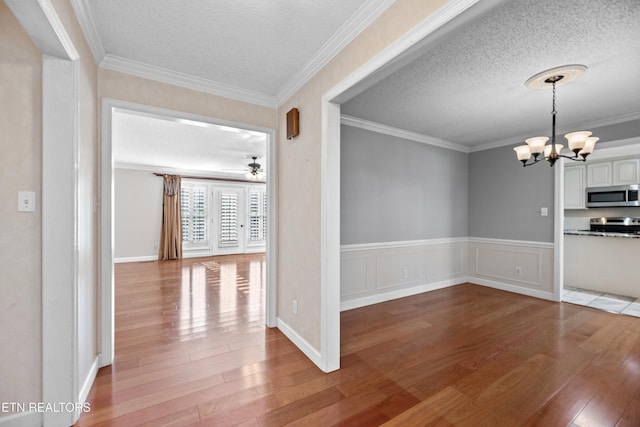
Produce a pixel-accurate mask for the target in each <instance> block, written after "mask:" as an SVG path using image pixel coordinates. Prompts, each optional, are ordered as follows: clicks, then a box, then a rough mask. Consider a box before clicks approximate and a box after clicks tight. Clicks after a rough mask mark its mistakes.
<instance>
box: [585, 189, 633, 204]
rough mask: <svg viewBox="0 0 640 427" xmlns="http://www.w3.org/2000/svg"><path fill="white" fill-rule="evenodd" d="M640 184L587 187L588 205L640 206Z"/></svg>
mask: <svg viewBox="0 0 640 427" xmlns="http://www.w3.org/2000/svg"><path fill="white" fill-rule="evenodd" d="M639 187H640V185H639V184H630V185H615V186H612V187H589V188H587V207H588V208H601V207H610V206H640V201H638V188H639Z"/></svg>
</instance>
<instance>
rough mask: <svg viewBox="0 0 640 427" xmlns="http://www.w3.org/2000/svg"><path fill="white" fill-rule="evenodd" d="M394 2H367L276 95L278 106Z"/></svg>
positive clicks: (378, 0) (385, 0) (389, 0)
mask: <svg viewBox="0 0 640 427" xmlns="http://www.w3.org/2000/svg"><path fill="white" fill-rule="evenodd" d="M394 1H395V0H368V1H367V2H366V3H365V4H363V5H362V6H361V7H360V8H359V9H358V10H357V11H356V13H354V14H353V15H352V16H351V17H350V18H349V19H348V20H347V21H346V22H345V23H344V24H343V25H342V26H341V27H340V28H339V29H338V31H336V32H335V33H334V34H333V35H332V36H331V37H330V38H329V40H327V41H326V42H325V44H324V45H322V47H321V48H320V49H319V50H318V51H317V52H316V53H315V54H314V55H313V56H312V57H311V59H309V60H308V61H307V62H306V63H305V64H304V65H303V66H302V68H300V69H299V70H298V71H297V72H296V73H295V74H294V76H293V77H292V78H291V79H290V80H289V81H288V82H287V83H286V84H285V85H284V86H283V87H282V88H280V89H279V90H278V92H277V93H276V101H277V104H278V105H282V104H283V103H284V102H285V101H286V100H287V99H289V97H291V96H292V95H293V94H295V93H296V92H297V91H298V90H300V88H301V87H302V86H304V85H305V84H306V83H307V82H308V81H309V80H311V78H313V76H315V75H316V74H317V73H318V72H319V71H320V70H321V69H322V68H323V67H324V66H325V65H327V64H328V63H329V61H331V60H332V59H333V58H334V57H335V56H336V55H337V54H338V53H340V52H341V51H342V49H344V48H345V47H346V46H347V45H348V44H349V43H351V42H352V41H353V40H354V39H355V38H356V37H358V35H360V33H362V31H364V30H365V29H366V28H367V27H368V26H369V25H370V24H371V23H372V22H374V21H375V20H376V19H378V17H379V16H380V15H381V14H382V13H383V12H384V11H386V10H387V9H388V8H389V6H391V5H392V4H393V3H394Z"/></svg>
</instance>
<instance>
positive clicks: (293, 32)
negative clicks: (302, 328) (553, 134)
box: [72, 0, 640, 170]
mask: <svg viewBox="0 0 640 427" xmlns="http://www.w3.org/2000/svg"><path fill="white" fill-rule="evenodd" d="M72 1H73V4H74V7H75V8H76V13H77V15H78V18H79V20H80V22H81V25H82V26H83V29H84V31H85V34H87V37H88V39H89V41H90V45H91V48H92V52H93V53H94V56H95V57H96V60H97V62H99V63H100V64H101V66H102V67H105V68H111V69H116V70H120V71H125V72H130V73H132V74H138V75H144V76H146V77H150V78H158V79H163V78H167V76H171V77H170V79H171V78H173V79H174V81H176V82H178V84H183V85H187V86H190V87H195V88H199V89H201V90H204V91H211V92H214V93H218V94H222V95H223V96H230V97H234V98H236V99H242V100H246V101H249V102H254V103H257V104H262V105H271V106H276V105H277V104H278V103H279V102H281V101H282V100H284V99H286V97H287V96H288V94H291V93H292V91H294V90H295V89H296V88H297V87H300V86H301V85H302V84H304V82H305V81H306V80H305V79H308V78H310V77H311V75H312V74H313V73H314V72H315V71H316V70H318V69H319V68H321V67H322V66H323V65H324V64H326V63H327V62H328V61H329V60H330V59H331V58H332V57H333V55H335V53H336V52H338V51H339V49H341V48H342V47H343V46H344V45H345V44H346V43H348V42H349V41H350V40H352V39H353V38H355V37H356V36H357V34H359V32H360V31H362V30H363V29H364V28H365V27H366V25H368V23H369V22H371V21H372V20H374V19H375V18H376V17H377V16H379V14H380V13H382V12H383V11H384V10H385V9H386V8H387V7H389V5H390V4H392V2H393V0H323V1H312V0H304V1H302V0H278V1H275V2H274V1H271V2H266V1H264V0H243V1H241V2H238V1H230V0H210V1H204V0H200V1H190V2H183V1H179V0H136V1H130V0H109V1H99V0H72ZM639 23H640V1H638V0H607V1H602V0H565V1H562V2H558V1H556V0H482V1H480V2H478V3H477V4H476V5H474V6H472V7H471V8H470V9H469V10H467V11H466V12H464V13H463V14H461V15H460V16H459V17H458V18H456V19H455V20H453V21H452V22H450V23H449V24H447V25H446V26H445V27H443V28H441V29H439V30H438V31H436V32H435V33H433V34H432V35H430V36H429V37H428V38H427V39H425V40H423V41H421V42H419V43H417V44H416V46H414V47H413V48H412V49H411V50H409V51H408V52H406V54H405V55H402V56H400V57H399V58H397V60H396V61H395V62H394V63H391V64H389V65H388V66H387V67H386V68H384V69H383V70H380V72H379V73H377V74H376V75H374V76H371V77H370V78H369V80H368V81H366V82H363V83H362V84H361V85H359V86H358V88H357V89H354V91H353V93H351V94H349V97H347V98H344V99H342V100H341V101H343V103H342V112H343V114H344V115H347V116H350V117H351V120H352V121H355V122H365V123H366V122H367V121H371V122H374V123H376V124H382V125H385V126H389V127H391V128H398V129H402V130H405V131H411V132H415V133H418V134H420V135H424V136H426V137H429V138H433V139H434V140H435V139H437V140H440V141H443V142H445V143H448V144H451V145H452V146H454V147H458V148H460V149H462V150H471V151H473V150H476V149H483V148H490V147H492V146H500V145H507V144H513V145H516V144H519V143H520V142H521V141H522V139H523V138H524V137H528V136H534V135H539V134H540V135H545V134H546V135H548V134H549V132H550V122H551V119H550V111H551V93H550V91H548V90H532V89H529V88H527V87H525V86H524V82H525V80H526V79H527V78H529V77H530V76H532V75H533V74H536V73H538V72H540V71H543V70H545V69H548V68H552V67H556V66H560V65H566V64H584V65H586V66H587V67H588V71H587V72H586V73H585V75H584V76H582V77H581V78H580V79H578V80H576V81H575V82H572V83H571V84H568V85H564V86H559V87H558V102H557V110H558V133H563V132H568V131H571V130H581V129H583V128H585V129H588V130H593V129H594V128H597V129H598V130H601V131H602V132H603V133H604V134H597V136H601V137H603V139H602V141H605V140H606V139H607V138H609V139H612V138H625V137H627V138H628V137H635V136H640V78H639V77H638V75H639V74H638V70H640V30H639V29H638V28H639V25H640V24H639ZM356 91H357V92H356ZM349 98H350V99H349ZM124 116H125V115H124V114H123V115H122V117H120V118H119V119H118V120H116V122H118V121H120V120H121V123H119V124H117V125H118V126H121V130H120V131H121V133H122V135H123V140H126V141H128V142H127V148H126V150H125V149H122V150H120V148H117V149H118V151H119V153H121V154H122V156H123V157H121V158H120V160H119V161H122V162H128V163H144V162H147V161H148V162H151V159H153V162H155V163H161V162H162V161H161V160H160V159H158V158H157V153H158V152H159V151H160V150H156V152H155V153H153V154H150V153H149V152H148V151H146V150H148V149H150V145H151V146H154V147H155V148H158V147H159V146H161V145H166V146H167V150H169V148H170V147H173V148H175V146H174V144H175V141H176V140H180V141H181V142H180V146H181V147H183V148H184V147H187V145H188V144H195V145H196V147H198V148H192V150H193V152H195V153H202V152H201V151H199V150H202V148H201V146H202V144H204V145H205V147H207V148H206V149H209V148H211V147H213V146H212V142H211V141H216V144H218V143H220V144H222V145H221V146H220V152H218V151H214V152H213V153H212V154H211V156H213V157H215V156H216V153H218V154H220V153H223V152H225V150H227V151H231V150H232V149H233V148H235V147H237V148H238V149H239V150H238V152H237V153H235V154H234V155H233V156H231V157H230V158H229V161H230V163H227V164H224V165H222V164H221V159H222V158H224V157H225V156H224V155H218V160H216V161H213V160H209V162H210V163H208V164H205V163H206V162H203V161H202V160H203V159H202V157H203V156H198V155H194V156H192V160H194V161H196V160H197V162H199V163H194V164H192V165H191V167H193V168H196V169H197V170H211V169H210V168H213V167H216V168H226V169H230V168H238V166H237V164H238V162H239V159H243V158H244V157H246V155H248V154H250V153H251V152H255V153H257V152H258V148H257V147H256V146H255V145H253V146H252V145H247V146H244V145H243V141H242V140H238V139H236V140H231V139H229V140H225V139H224V138H222V135H226V134H228V133H229V132H217V134H216V135H215V136H213V135H203V134H202V135H201V134H199V133H198V132H199V131H198V130H197V129H198V128H197V127H195V126H189V125H184V124H180V123H177V122H175V121H174V122H172V121H167V120H163V122H164V123H163V124H160V125H157V124H153V125H152V127H157V128H158V129H161V128H164V127H174V126H178V125H179V126H186V127H185V128H184V129H182V128H179V129H182V130H174V132H176V134H175V135H173V136H171V139H170V140H169V139H168V136H169V135H171V131H169V130H166V131H165V132H158V131H157V130H155V131H154V130H142V129H139V127H144V126H145V123H147V122H148V121H149V120H150V118H149V117H144V116H134V117H130V118H125V117H124ZM200 129H207V128H200ZM208 130H209V131H211V132H214V129H213V127H209V129H208ZM120 131H119V132H120ZM187 135H189V136H190V137H193V138H194V139H193V141H186V139H185V137H186V136H187ZM236 136H237V135H236ZM147 137H148V138H153V142H149V141H146V142H141V141H143V140H144V138H147ZM165 137H167V138H165ZM163 138H164V139H163ZM198 138H202V141H200V142H197V139H198ZM203 141H204V142H203ZM138 143H140V144H143V145H140V146H139V147H137V148H136V147H135V145H136V144H138ZM216 150H217V149H216ZM252 150H253V151H252ZM126 151H128V152H129V154H128V156H130V157H129V158H128V159H127V158H126V157H125V154H124V153H125V152H126ZM183 151H188V150H184V149H182V148H181V150H179V152H183ZM136 153H137V154H136ZM263 153H264V148H263V150H262V155H264V154H263ZM134 155H137V156H138V157H136V158H135V159H132V158H131V156H134ZM171 158H172V159H174V160H175V159H177V158H178V154H177V153H176V152H175V151H174V152H173V153H172V155H171ZM147 159H148V160H147ZM245 160H246V159H245ZM219 163H220V164H219ZM244 163H247V162H244ZM185 165H186V163H185ZM180 167H182V166H180ZM203 168H204V169H203Z"/></svg>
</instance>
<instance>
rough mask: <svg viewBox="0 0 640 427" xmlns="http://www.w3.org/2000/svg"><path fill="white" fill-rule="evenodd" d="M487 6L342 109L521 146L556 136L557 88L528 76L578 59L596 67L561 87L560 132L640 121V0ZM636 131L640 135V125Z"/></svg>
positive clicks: (431, 132) (455, 137)
mask: <svg viewBox="0 0 640 427" xmlns="http://www.w3.org/2000/svg"><path fill="white" fill-rule="evenodd" d="M489 3H492V4H493V5H495V7H492V8H490V9H488V10H482V11H481V12H482V13H481V14H479V15H478V16H472V19H471V20H470V21H469V16H466V17H463V18H464V19H466V20H467V22H465V23H464V25H456V22H455V21H454V22H451V23H450V25H448V29H447V28H443V29H442V31H440V32H439V33H438V34H437V35H438V37H433V38H434V39H435V40H433V41H432V42H430V43H424V47H423V48H422V52H421V55H422V56H420V57H418V58H417V59H416V60H415V61H413V62H411V63H409V64H408V65H406V66H404V67H403V68H401V69H399V70H398V71H396V72H395V73H393V74H391V75H389V76H387V77H386V78H384V79H383V80H381V81H380V82H379V83H377V84H375V85H374V86H372V87H370V88H369V89H367V90H366V91H364V92H363V93H361V94H359V95H357V96H355V97H354V98H353V99H351V100H349V101H347V102H346V103H344V104H343V105H342V113H343V114H346V115H349V116H354V117H357V118H360V119H365V120H369V121H373V122H377V123H382V124H385V125H388V126H391V127H395V128H400V129H403V130H409V131H413V132H417V133H419V134H422V135H427V136H430V137H435V138H438V139H442V140H445V141H448V142H453V143H457V144H462V145H465V146H487V145H491V144H496V145H499V144H503V143H510V142H511V143H514V144H516V143H518V142H519V141H521V140H522V138H523V137H524V136H534V135H537V134H541V135H548V134H549V132H550V125H551V115H550V112H551V91H550V90H532V89H529V88H527V87H525V86H524V82H525V80H527V78H529V77H530V76H532V75H534V74H536V73H538V72H540V71H543V70H546V69H549V68H553V67H556V66H560V65H566V64H575V63H577V64H584V65H586V66H587V67H588V68H589V69H588V71H587V72H586V74H585V75H583V76H582V77H581V78H580V79H578V80H576V81H575V82H572V83H570V84H568V85H565V86H559V87H558V90H557V98H558V102H557V111H558V116H557V117H558V127H559V131H560V132H565V131H570V130H579V129H578V128H587V129H589V130H591V129H593V128H594V126H605V125H609V124H612V123H619V122H625V121H628V120H637V119H640V77H639V75H640V74H639V73H638V70H640V1H638V0H608V1H602V0H565V1H562V2H558V1H555V0H553V1H550V0H512V1H489V2H485V3H484V4H485V6H486V5H487V4H489ZM474 8H475V7H473V8H471V9H470V10H469V11H467V12H465V14H468V15H473V14H474V13H476V14H477V12H478V9H479V8H475V9H474ZM447 30H448V32H447ZM628 127H629V128H630V131H631V132H632V133H633V132H634V130H633V129H634V128H635V135H630V136H640V129H639V128H638V126H637V124H636V126H635V127H634V126H628Z"/></svg>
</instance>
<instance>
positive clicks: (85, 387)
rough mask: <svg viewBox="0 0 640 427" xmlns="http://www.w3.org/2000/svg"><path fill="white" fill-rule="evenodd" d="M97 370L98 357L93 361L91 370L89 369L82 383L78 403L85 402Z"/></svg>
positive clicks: (98, 365)
mask: <svg viewBox="0 0 640 427" xmlns="http://www.w3.org/2000/svg"><path fill="white" fill-rule="evenodd" d="M98 369H100V356H99V355H98V356H96V358H95V359H94V360H93V363H92V364H91V369H89V373H88V374H87V377H86V378H85V379H84V382H83V383H82V387H81V388H80V394H79V395H78V403H85V402H86V401H87V397H89V392H90V391H91V386H92V385H93V380H95V379H96V375H97V374H98Z"/></svg>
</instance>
